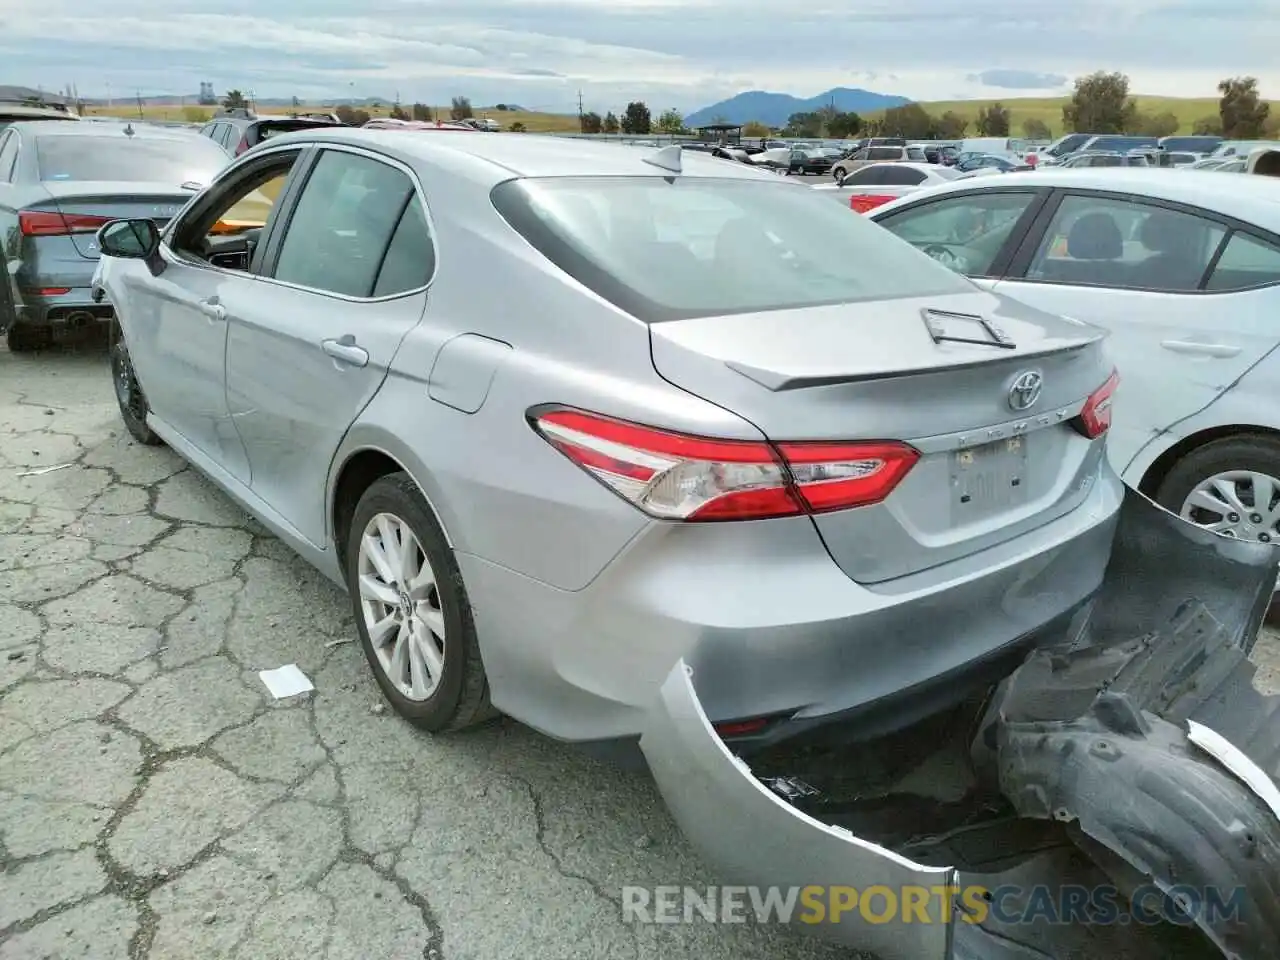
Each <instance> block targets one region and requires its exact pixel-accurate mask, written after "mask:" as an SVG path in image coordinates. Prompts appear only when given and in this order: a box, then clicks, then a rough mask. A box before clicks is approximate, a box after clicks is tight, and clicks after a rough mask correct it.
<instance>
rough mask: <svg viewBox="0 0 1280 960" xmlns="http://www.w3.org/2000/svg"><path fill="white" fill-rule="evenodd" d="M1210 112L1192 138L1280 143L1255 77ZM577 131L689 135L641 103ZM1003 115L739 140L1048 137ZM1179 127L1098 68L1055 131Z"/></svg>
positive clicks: (835, 116)
mask: <svg viewBox="0 0 1280 960" xmlns="http://www.w3.org/2000/svg"><path fill="white" fill-rule="evenodd" d="M1218 93H1219V95H1220V96H1219V100H1218V113H1217V114H1216V115H1210V116H1207V117H1202V118H1200V119H1199V120H1196V121H1195V122H1194V124H1193V125H1192V131H1191V132H1193V133H1196V134H1216V135H1218V136H1221V137H1226V138H1228V139H1231V140H1253V139H1260V138H1263V137H1270V136H1276V137H1280V115H1278V116H1272V115H1271V105H1270V104H1269V103H1267V102H1266V101H1265V100H1263V99H1262V97H1261V95H1260V94H1259V92H1258V80H1257V78H1256V77H1229V78H1227V79H1225V80H1223V81H1222V82H1220V83H1219V84H1218ZM579 126H580V128H581V130H582V132H583V133H627V134H650V133H670V134H679V133H689V132H690V131H689V130H687V129H686V127H685V123H684V118H683V116H681V114H680V112H679V111H678V110H674V109H672V110H666V111H664V112H663V113H662V114H661V115H660V116H659V117H658V119H657V121H656V122H655V121H654V120H653V117H652V114H651V113H650V110H649V107H648V106H647V105H646V104H645V103H644V101H640V100H637V101H633V102H631V103H629V104H627V108H626V110H624V111H623V112H622V114H621V116H618V115H615V114H614V113H613V112H612V111H610V112H609V113H606V114H605V115H604V116H603V117H602V116H600V114H598V113H594V112H588V113H584V114H582V115H581V116H580V117H579ZM1012 127H1013V118H1012V114H1011V111H1010V110H1009V108H1008V107H1006V106H1005V105H1004V104H1003V103H1000V102H996V103H992V104H988V105H987V106H984V107H981V108H980V109H979V110H978V115H977V117H975V118H974V119H972V120H970V119H969V118H967V117H964V116H961V115H960V114H959V113H957V112H956V111H954V110H947V111H944V112H943V113H941V114H937V115H935V114H932V113H930V112H929V111H928V110H926V109H925V108H924V107H923V106H921V105H920V104H918V103H907V104H903V105H902V106H900V107H890V108H889V109H888V110H885V111H884V112H883V113H882V114H880V115H879V116H876V117H862V116H859V115H858V114H857V113H854V112H851V111H841V110H837V109H835V107H834V106H831V107H824V108H823V109H821V110H815V111H813V112H807V113H795V114H792V115H791V117H790V118H788V120H787V123H786V125H785V126H784V127H783V128H782V129H780V130H778V129H774V128H771V127H769V126H768V125H766V124H764V123H760V122H759V121H751V122H750V123H746V124H743V127H742V134H743V136H745V137H769V136H773V135H775V134H777V135H781V136H786V137H796V138H805V139H817V138H820V137H829V138H832V139H836V140H844V139H848V138H851V137H860V136H870V137H877V136H879V137H906V138H908V139H912V140H959V139H962V138H963V137H966V136H978V137H1009V136H1018V135H1020V136H1022V137H1025V138H1026V139H1028V140H1050V139H1052V138H1053V131H1052V130H1051V129H1050V128H1049V125H1048V124H1047V123H1045V122H1044V121H1043V120H1041V119H1039V118H1037V117H1029V118H1027V119H1026V120H1024V121H1023V122H1022V123H1021V124H1020V125H1019V128H1018V132H1017V134H1015V133H1014V131H1013V129H1012ZM1181 128H1182V121H1181V120H1180V119H1179V118H1178V117H1177V115H1175V114H1174V113H1172V112H1171V111H1162V112H1159V113H1144V112H1143V111H1142V110H1140V109H1139V108H1138V101H1137V100H1136V99H1134V97H1133V96H1131V95H1130V92H1129V78H1128V76H1126V75H1125V74H1123V73H1118V72H1107V71H1105V70H1099V71H1097V72H1096V73H1091V74H1089V75H1088V76H1085V77H1079V78H1078V79H1077V80H1076V81H1075V84H1074V88H1073V90H1072V93H1071V99H1070V100H1069V101H1068V102H1067V103H1066V104H1065V105H1064V106H1063V108H1062V129H1063V131H1064V132H1066V133H1074V132H1080V133H1126V134H1132V135H1135V136H1147V137H1167V136H1172V135H1173V134H1175V133H1178V132H1179V131H1180V130H1181Z"/></svg>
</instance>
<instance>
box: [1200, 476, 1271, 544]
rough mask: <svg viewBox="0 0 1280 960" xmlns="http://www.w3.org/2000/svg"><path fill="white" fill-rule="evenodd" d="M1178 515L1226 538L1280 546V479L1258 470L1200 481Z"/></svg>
mask: <svg viewBox="0 0 1280 960" xmlns="http://www.w3.org/2000/svg"><path fill="white" fill-rule="evenodd" d="M1179 515H1180V516H1181V517H1182V518H1183V519H1184V520H1190V521H1191V522H1192V523H1195V524H1198V525H1200V526H1202V527H1206V528H1207V529H1209V530H1212V531H1213V532H1214V533H1220V534H1222V535H1223V536H1224V537H1235V538H1238V539H1241V540H1255V541H1258V542H1260V543H1280V539H1278V538H1280V480H1277V479H1276V478H1275V477H1272V476H1269V475H1268V474H1265V473H1259V472H1257V471H1255V470H1226V471H1223V472H1222V473H1215V474H1214V475H1213V476H1211V477H1207V478H1206V479H1204V480H1202V481H1200V483H1198V484H1197V485H1196V486H1195V488H1194V489H1193V490H1192V491H1191V493H1189V494H1188V495H1187V498H1186V499H1185V500H1184V501H1183V503H1182V509H1181V510H1180V511H1179Z"/></svg>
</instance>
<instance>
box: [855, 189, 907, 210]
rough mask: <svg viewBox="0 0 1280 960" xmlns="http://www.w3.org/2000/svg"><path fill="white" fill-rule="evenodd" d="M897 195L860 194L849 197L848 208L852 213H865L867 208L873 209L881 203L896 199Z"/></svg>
mask: <svg viewBox="0 0 1280 960" xmlns="http://www.w3.org/2000/svg"><path fill="white" fill-rule="evenodd" d="M897 199H898V198H897V197H886V196H885V195H883V194H878V193H873V194H860V195H858V196H854V197H850V198H849V208H850V209H851V210H853V212H854V213H866V212H867V211H868V210H874V209H875V208H876V207H878V206H881V205H882V204H886V203H888V202H889V201H890V200H897Z"/></svg>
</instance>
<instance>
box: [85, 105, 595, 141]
mask: <svg viewBox="0 0 1280 960" xmlns="http://www.w3.org/2000/svg"><path fill="white" fill-rule="evenodd" d="M214 109H215V108H213V107H197V106H181V105H179V104H143V106H142V116H143V118H145V119H147V120H184V121H186V122H188V123H204V122H205V121H207V120H208V119H209V118H210V117H212V116H213V113H214ZM361 109H364V110H365V111H366V112H367V113H368V114H369V115H370V116H373V117H385V116H387V115H388V114H390V112H391V108H390V106H384V107H380V108H378V109H376V110H373V109H369V108H368V107H363V108H361ZM406 109H407V107H406ZM332 110H333V108H332V107H325V106H316V105H308V106H302V107H298V108H297V112H300V113H326V112H330V111H332ZM435 110H436V115H437V116H438V117H440V118H441V119H448V117H449V108H448V107H436V108H435ZM293 111H294V108H292V107H262V108H261V110H260V112H261V113H267V114H271V113H289V112H293ZM85 113H87V114H89V115H90V116H112V117H121V118H127V117H136V116H138V108H137V107H136V106H134V105H133V104H131V103H129V102H128V101H124V100H122V101H121V102H120V103H118V104H116V105H115V106H113V107H112V108H111V109H110V110H108V109H107V108H106V107H98V106H93V107H86V108H85ZM475 115H476V116H477V117H492V118H493V119H494V120H496V121H498V123H500V124H502V126H503V128H504V129H506V128H509V127H510V126H511V125H512V124H514V123H523V124H524V126H525V129H526V130H528V131H529V132H530V133H552V132H554V133H571V132H574V131H576V130H577V129H578V118H577V117H575V116H569V115H567V114H559V113H532V112H528V111H523V110H494V109H493V108H491V107H476V108H475Z"/></svg>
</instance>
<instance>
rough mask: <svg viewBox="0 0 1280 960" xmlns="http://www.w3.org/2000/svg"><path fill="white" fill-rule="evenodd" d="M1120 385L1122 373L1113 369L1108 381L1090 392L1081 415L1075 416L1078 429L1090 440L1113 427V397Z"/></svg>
mask: <svg viewBox="0 0 1280 960" xmlns="http://www.w3.org/2000/svg"><path fill="white" fill-rule="evenodd" d="M1119 385H1120V374H1118V373H1116V371H1114V370H1112V371H1111V376H1109V377H1107V381H1106V383H1104V384H1103V385H1102V386H1100V387H1099V388H1098V389H1097V390H1095V391H1093V393H1091V394H1089V399H1088V400H1086V401H1085V402H1084V406H1083V407H1082V408H1081V409H1080V415H1079V416H1078V417H1076V418H1075V421H1074V422H1075V425H1076V429H1077V430H1079V431H1080V432H1081V433H1083V434H1084V435H1085V436H1086V437H1088V438H1089V439H1090V440H1093V439H1095V438H1097V437H1100V436H1102V435H1103V434H1104V433H1106V432H1107V431H1108V430H1109V429H1110V428H1111V397H1112V394H1114V393H1115V392H1116V387H1118V386H1119Z"/></svg>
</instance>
